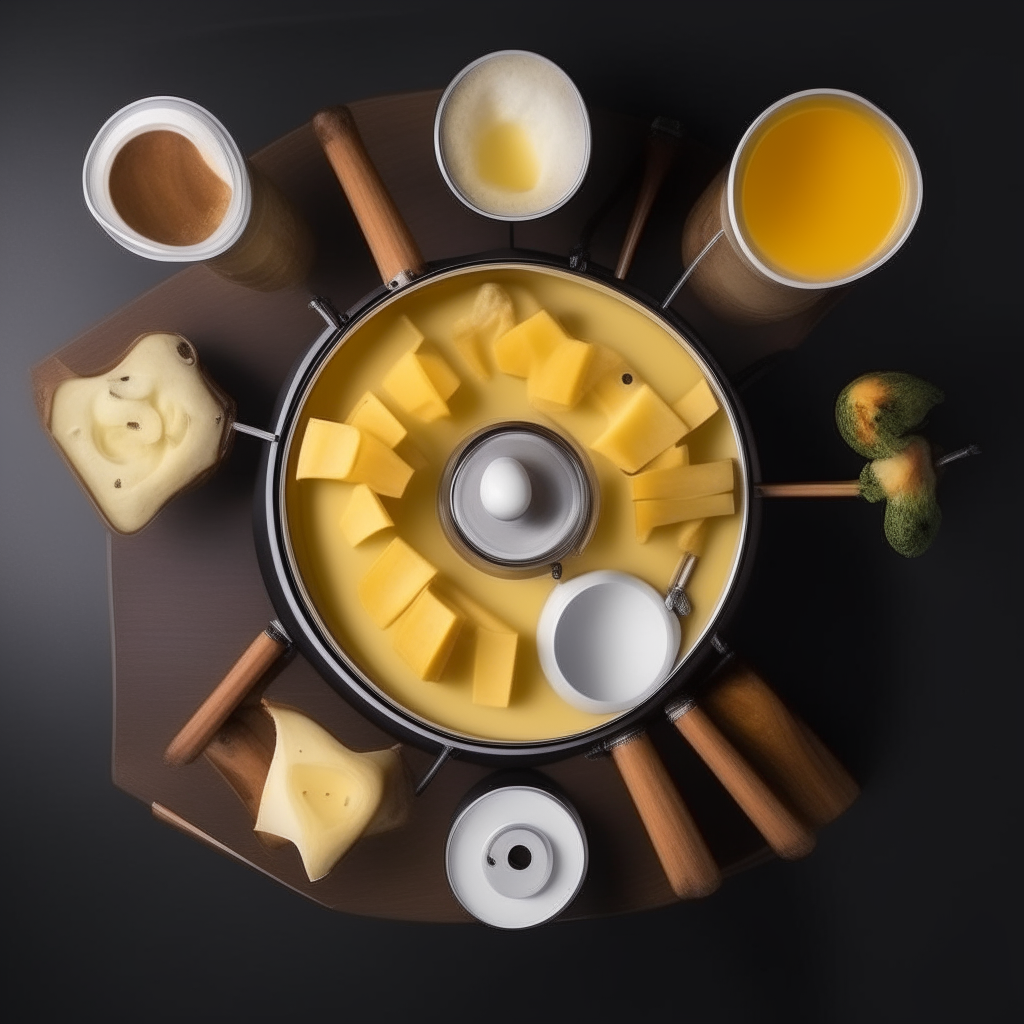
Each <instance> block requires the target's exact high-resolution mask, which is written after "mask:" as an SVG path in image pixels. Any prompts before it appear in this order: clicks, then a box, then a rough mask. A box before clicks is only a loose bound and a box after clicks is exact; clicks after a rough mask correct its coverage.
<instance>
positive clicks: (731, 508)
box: [633, 492, 736, 544]
mask: <svg viewBox="0 0 1024 1024" xmlns="http://www.w3.org/2000/svg"><path fill="white" fill-rule="evenodd" d="M633 511H634V512H635V514H636V539H637V540H638V541H640V543H641V544H644V543H646V541H647V539H648V538H649V537H650V536H651V531H652V530H653V529H654V528H655V527H657V526H664V525H665V524H666V523H681V522H683V521H684V520H686V519H707V518H710V517H711V516H731V515H732V514H733V512H735V511H736V505H735V503H734V501H733V496H732V493H731V492H729V493H727V494H708V495H706V496H704V497H702V498H655V499H654V500H653V501H634V502H633Z"/></svg>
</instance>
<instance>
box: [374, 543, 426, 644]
mask: <svg viewBox="0 0 1024 1024" xmlns="http://www.w3.org/2000/svg"><path fill="white" fill-rule="evenodd" d="M436 575H437V569H435V568H434V567H433V566H432V565H431V564H430V563H429V562H428V561H427V560H426V559H425V558H423V556H422V555H420V554H418V553H417V552H416V551H414V550H413V549H412V548H411V547H410V546H409V545H408V544H406V542H405V541H404V540H402V538H401V537H395V539H394V540H393V541H391V543H390V544H389V545H388V546H387V547H386V548H385V549H384V550H383V551H382V552H381V554H380V556H379V557H378V558H377V561H375V562H374V563H373V565H371V566H370V569H369V571H368V572H367V574H366V575H365V576H364V577H363V578H362V579H361V580H360V581H359V586H358V588H357V592H358V594H359V601H360V603H361V604H362V606H363V607H364V608H365V609H366V611H367V613H368V614H369V616H370V618H371V619H372V620H373V621H374V623H375V624H376V625H378V626H379V627H380V628H381V629H387V627H388V626H390V625H391V623H392V622H394V621H395V619H397V618H398V616H399V615H401V614H402V612H404V611H405V609H406V608H408V607H409V605H411V604H412V602H413V601H414V600H415V599H416V598H417V597H418V596H419V593H420V591H421V590H423V588H424V587H426V586H427V585H428V584H429V583H430V581H431V580H432V579H433V578H434V577H435V576H436Z"/></svg>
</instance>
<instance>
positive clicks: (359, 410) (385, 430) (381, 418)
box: [345, 391, 406, 448]
mask: <svg viewBox="0 0 1024 1024" xmlns="http://www.w3.org/2000/svg"><path fill="white" fill-rule="evenodd" d="M345 422H346V423H348V424H350V425H351V426H353V427H358V428H359V429H360V430H364V431H366V433H368V434H373V436H374V437H375V438H377V440H378V441H383V442H384V444H386V445H387V446H388V447H389V448H394V447H395V446H396V445H398V444H400V443H401V442H402V440H403V439H404V438H405V435H406V429H405V427H403V426H402V424H401V423H400V422H399V421H398V418H397V417H396V416H395V415H394V413H392V412H391V410H390V409H389V408H388V407H387V406H386V405H385V404H384V403H383V402H382V401H381V400H380V399H379V398H378V397H377V396H376V395H375V394H374V393H373V392H372V391H367V392H366V394H364V395H363V397H362V398H360V399H359V401H358V402H356V406H355V408H354V409H353V410H352V411H351V412H350V413H349V415H348V419H346V420H345Z"/></svg>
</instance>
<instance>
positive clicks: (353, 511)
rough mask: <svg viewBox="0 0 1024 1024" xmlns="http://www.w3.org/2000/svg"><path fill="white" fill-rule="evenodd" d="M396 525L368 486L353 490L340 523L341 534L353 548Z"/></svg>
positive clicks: (357, 487) (363, 485) (360, 486)
mask: <svg viewBox="0 0 1024 1024" xmlns="http://www.w3.org/2000/svg"><path fill="white" fill-rule="evenodd" d="M394 525H395V524H394V522H392V519H391V516H389V515H388V510H387V509H386V508H385V507H384V506H383V505H382V504H381V503H380V498H378V497H377V495H376V494H374V493H373V491H371V490H370V488H369V487H367V486H366V484H359V485H358V486H356V487H355V488H353V490H352V496H351V497H350V498H349V499H348V504H347V505H346V506H345V511H344V512H342V513H341V522H340V526H341V532H342V533H343V534H344V535H345V540H347V541H348V542H349V544H351V545H352V547H356V546H357V545H358V544H362V543H363V541H364V540H366V538H367V537H372V536H373V535H374V534H375V533H379V532H380V531H381V530H386V529H387V528H388V527H389V526H394Z"/></svg>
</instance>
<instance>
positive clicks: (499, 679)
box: [473, 625, 519, 708]
mask: <svg viewBox="0 0 1024 1024" xmlns="http://www.w3.org/2000/svg"><path fill="white" fill-rule="evenodd" d="M518 646H519V636H518V634H517V633H513V632H512V631H511V630H508V631H505V630H495V629H488V628H486V627H484V626H479V625H478V626H477V627H476V648H475V652H474V656H473V703H474V704H482V705H484V706H485V707H491V708H507V707H508V705H509V701H510V700H511V698H512V679H513V677H514V676H515V671H516V651H517V649H518Z"/></svg>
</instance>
